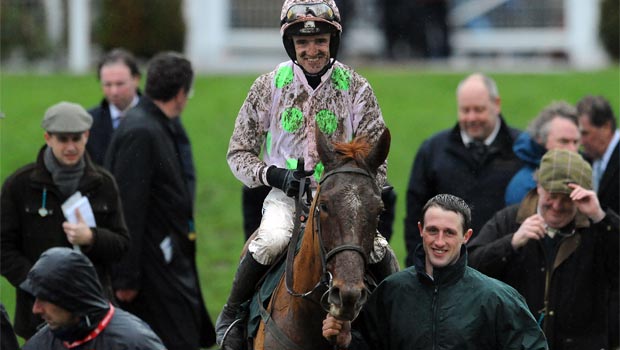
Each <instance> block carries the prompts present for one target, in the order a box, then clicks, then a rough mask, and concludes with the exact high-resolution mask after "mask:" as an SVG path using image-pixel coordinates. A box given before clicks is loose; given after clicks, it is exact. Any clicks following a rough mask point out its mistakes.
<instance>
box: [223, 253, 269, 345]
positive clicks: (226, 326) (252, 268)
mask: <svg viewBox="0 0 620 350" xmlns="http://www.w3.org/2000/svg"><path fill="white" fill-rule="evenodd" d="M268 268H269V266H268V265H263V264H261V263H259V262H257V261H256V260H254V258H253V257H252V254H250V252H248V253H247V254H246V255H245V256H244V257H243V259H241V262H240V263H239V268H238V269H237V273H236V274H235V278H234V280H233V284H232V289H231V291H230V295H229V296H228V301H227V302H226V304H225V305H224V308H223V309H222V312H221V313H220V314H219V316H218V317H217V321H216V322H215V334H216V341H217V345H219V346H220V347H221V348H222V350H228V349H230V350H240V349H244V348H245V347H244V342H245V341H246V340H245V334H244V329H245V325H244V324H243V323H244V320H243V319H241V317H240V315H239V313H240V311H241V310H240V309H241V308H240V307H241V304H243V303H244V302H246V301H247V300H248V299H250V298H251V297H252V295H253V294H254V289H255V288H254V287H255V286H256V284H257V283H258V281H259V280H260V279H261V277H263V274H264V273H265V272H266V271H267V269H268Z"/></svg>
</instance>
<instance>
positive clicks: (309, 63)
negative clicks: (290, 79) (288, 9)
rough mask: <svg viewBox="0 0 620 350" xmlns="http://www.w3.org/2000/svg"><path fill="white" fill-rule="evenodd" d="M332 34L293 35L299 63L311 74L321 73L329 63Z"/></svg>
mask: <svg viewBox="0 0 620 350" xmlns="http://www.w3.org/2000/svg"><path fill="white" fill-rule="evenodd" d="M330 38H331V34H329V33H328V34H319V35H304V36H298V35H293V44H294V45H295V55H296V56H297V63H299V65H300V66H302V67H303V69H305V70H306V72H308V73H310V74H316V73H319V72H320V71H321V70H322V69H323V67H325V66H326V65H327V64H328V63H329V58H330V57H329V42H330Z"/></svg>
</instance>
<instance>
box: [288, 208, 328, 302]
mask: <svg viewBox="0 0 620 350" xmlns="http://www.w3.org/2000/svg"><path fill="white" fill-rule="evenodd" d="M316 229H317V228H316V225H315V221H314V205H313V206H312V207H311V208H310V215H309V217H308V220H307V221H306V228H305V230H304V235H303V238H302V241H301V246H300V248H299V252H297V255H296V256H295V262H294V264H293V271H294V280H293V286H294V289H295V290H297V291H298V292H301V293H304V292H306V291H309V290H311V289H312V288H314V287H315V286H316V284H317V283H318V282H319V281H320V279H321V274H322V271H323V265H322V261H321V256H320V243H319V236H318V235H317V234H315V232H313V231H314V230H316Z"/></svg>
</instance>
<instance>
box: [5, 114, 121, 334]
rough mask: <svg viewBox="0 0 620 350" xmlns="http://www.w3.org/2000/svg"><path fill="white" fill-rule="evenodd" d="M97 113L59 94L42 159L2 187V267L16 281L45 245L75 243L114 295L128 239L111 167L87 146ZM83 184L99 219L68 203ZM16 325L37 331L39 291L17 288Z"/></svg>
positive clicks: (46, 126)
mask: <svg viewBox="0 0 620 350" xmlns="http://www.w3.org/2000/svg"><path fill="white" fill-rule="evenodd" d="M91 125H92V118H91V116H90V114H88V112H86V110H85V109H84V108H82V106H80V105H78V104H75V103H70V102H60V103H58V104H55V105H53V106H51V107H50V108H49V109H47V111H46V112H45V116H44V118H43V121H42V122H41V126H42V127H43V129H44V130H45V133H44V135H43V136H44V138H45V142H46V145H44V146H43V147H42V148H41V150H40V151H39V155H38V157H37V160H36V162H35V163H31V164H28V165H26V166H24V167H22V168H21V169H18V170H17V171H16V172H15V173H13V174H12V175H11V176H9V177H8V178H7V180H6V181H5V183H4V185H3V187H2V192H1V193H0V199H1V204H0V272H1V273H2V275H3V276H4V277H5V278H6V279H7V280H9V282H11V284H12V285H13V286H15V287H17V286H19V284H20V283H22V282H23V281H24V279H26V275H27V273H28V271H29V270H30V268H31V267H32V265H33V264H34V263H35V261H36V260H37V259H38V258H39V255H41V253H42V252H44V251H45V250H47V249H48V248H51V247H75V248H76V249H80V251H81V252H82V253H83V254H85V255H86V256H87V257H88V258H89V259H90V260H91V261H92V262H93V264H94V265H95V267H96V269H97V275H98V276H99V279H100V281H101V284H102V285H103V287H104V291H105V292H106V296H107V297H108V298H109V299H111V298H112V297H113V294H112V289H111V283H110V277H109V271H108V270H109V267H110V264H111V263H113V262H115V261H117V260H119V259H120V258H121V257H122V256H123V254H124V253H125V251H126V250H127V248H128V246H129V235H128V233H127V228H126V226H125V220H124V217H123V212H122V210H121V203H120V197H119V193H118V188H117V185H116V182H115V180H114V178H113V177H112V175H111V174H110V173H108V172H107V171H106V170H104V169H103V168H101V167H99V166H97V165H95V164H93V162H92V161H91V160H90V157H89V156H88V154H86V152H85V147H86V143H87V141H88V135H89V129H90V127H91ZM76 192H80V193H81V195H83V196H85V197H86V198H88V201H89V203H90V206H91V208H92V211H93V214H94V221H95V225H94V226H93V225H92V223H91V224H90V225H89V224H87V222H86V220H85V218H84V217H82V215H80V214H79V212H78V213H76V217H77V222H69V221H67V220H66V219H65V216H64V215H63V210H62V208H61V206H62V204H63V203H64V202H65V201H66V200H67V199H68V198H69V197H70V196H72V195H73V194H75V193H76ZM16 296H17V301H16V311H15V332H16V333H17V334H18V335H19V336H21V337H23V338H26V339H28V338H30V337H31V336H32V335H33V334H34V333H35V332H36V329H37V327H38V326H39V324H41V323H42V322H43V320H42V319H41V318H40V317H37V316H34V315H32V313H31V310H32V305H33V302H34V298H32V296H30V295H28V294H26V293H24V292H23V291H22V290H20V289H19V288H17V293H16Z"/></svg>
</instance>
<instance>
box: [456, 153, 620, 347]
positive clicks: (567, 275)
mask: <svg viewBox="0 0 620 350" xmlns="http://www.w3.org/2000/svg"><path fill="white" fill-rule="evenodd" d="M536 182H537V186H536V189H534V190H532V191H530V192H529V193H528V194H527V195H526V197H525V198H524V199H523V201H521V203H519V204H515V205H513V206H510V207H507V208H505V209H502V210H500V211H499V212H497V213H496V214H495V215H494V216H493V218H491V220H489V221H488V222H487V223H486V224H485V225H484V227H483V228H482V230H481V231H480V233H479V234H478V236H477V237H476V238H474V240H473V241H472V242H471V243H470V244H469V247H468V250H469V253H470V255H469V256H470V263H471V265H472V267H474V268H476V269H478V270H479V271H481V272H483V273H485V274H487V275H489V276H491V277H494V278H497V279H499V280H501V281H503V282H506V283H508V284H510V285H511V286H513V287H514V288H515V289H517V291H519V293H521V294H522V295H523V296H524V297H525V300H526V301H527V303H528V306H529V307H530V311H531V312H532V313H533V314H534V316H535V317H536V318H537V319H538V322H539V324H540V326H541V327H542V328H543V331H544V332H545V335H546V336H547V340H548V342H549V348H550V349H551V350H554V349H555V350H557V349H609V348H610V346H609V334H610V333H611V332H612V331H613V330H612V329H611V328H610V327H609V324H608V313H609V312H610V311H609V307H608V303H607V300H608V296H609V293H610V291H611V290H613V288H617V286H618V273H619V271H618V265H619V260H618V249H617V247H618V244H619V240H618V235H619V234H620V232H619V221H620V218H619V217H618V214H617V213H616V212H614V211H613V210H611V209H606V210H605V211H604V210H603V209H602V208H601V205H600V203H599V200H598V197H597V195H596V192H594V191H593V190H592V169H591V167H590V165H589V164H588V163H587V162H586V161H585V160H584V159H583V158H582V157H581V156H580V155H579V154H577V153H575V152H571V151H567V150H551V151H549V152H547V153H545V155H544V156H543V158H542V160H541V163H540V167H539V169H538V170H537V172H536Z"/></svg>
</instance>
